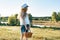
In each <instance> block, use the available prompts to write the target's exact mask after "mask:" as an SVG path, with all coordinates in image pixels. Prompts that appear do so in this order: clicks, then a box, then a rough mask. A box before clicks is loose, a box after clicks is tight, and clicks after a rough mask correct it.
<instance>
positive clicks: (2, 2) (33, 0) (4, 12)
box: [0, 0, 60, 17]
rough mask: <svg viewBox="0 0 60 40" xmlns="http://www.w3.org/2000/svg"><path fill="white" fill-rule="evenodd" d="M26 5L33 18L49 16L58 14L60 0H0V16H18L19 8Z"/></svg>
mask: <svg viewBox="0 0 60 40" xmlns="http://www.w3.org/2000/svg"><path fill="white" fill-rule="evenodd" d="M25 3H26V4H27V5H28V6H29V7H28V12H27V13H31V14H32V16H34V17H42V16H51V15H52V12H54V11H55V12H60V0H0V16H11V15H13V14H16V13H18V14H20V11H21V6H22V5H23V4H25Z"/></svg>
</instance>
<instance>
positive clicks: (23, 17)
mask: <svg viewBox="0 0 60 40" xmlns="http://www.w3.org/2000/svg"><path fill="white" fill-rule="evenodd" d="M27 9H28V5H27V4H24V5H22V8H21V13H20V25H21V40H23V37H25V39H26V40H28V38H27V37H26V36H25V33H26V32H28V30H30V21H29V17H28V14H27Z"/></svg>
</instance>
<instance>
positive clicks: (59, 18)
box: [57, 12, 60, 21]
mask: <svg viewBox="0 0 60 40" xmlns="http://www.w3.org/2000/svg"><path fill="white" fill-rule="evenodd" d="M57 19H58V21H60V12H58V17H57Z"/></svg>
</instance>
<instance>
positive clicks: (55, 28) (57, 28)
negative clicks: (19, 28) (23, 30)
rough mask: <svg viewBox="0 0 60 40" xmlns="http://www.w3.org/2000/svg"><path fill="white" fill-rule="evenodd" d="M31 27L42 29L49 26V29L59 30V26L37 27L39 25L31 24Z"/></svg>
mask: <svg viewBox="0 0 60 40" xmlns="http://www.w3.org/2000/svg"><path fill="white" fill-rule="evenodd" d="M32 28H42V29H47V28H49V29H54V30H60V27H46V26H44V27H39V26H32Z"/></svg>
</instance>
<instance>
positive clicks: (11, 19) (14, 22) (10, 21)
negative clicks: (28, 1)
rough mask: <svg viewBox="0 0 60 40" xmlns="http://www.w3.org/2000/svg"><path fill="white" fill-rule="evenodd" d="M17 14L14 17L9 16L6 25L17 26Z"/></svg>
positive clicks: (18, 23) (18, 22)
mask: <svg viewBox="0 0 60 40" xmlns="http://www.w3.org/2000/svg"><path fill="white" fill-rule="evenodd" d="M17 16H18V14H15V15H14V16H10V17H9V18H8V24H9V25H11V26H19V25H20V21H19V20H18V19H17Z"/></svg>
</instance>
